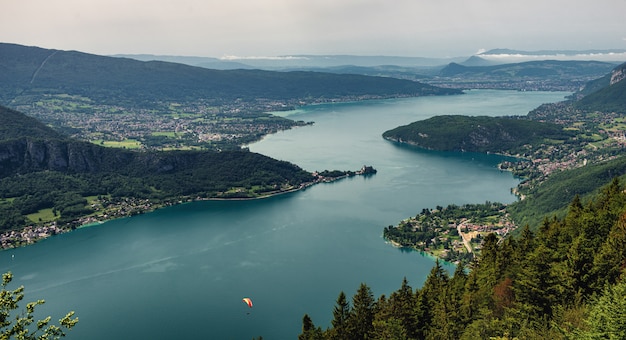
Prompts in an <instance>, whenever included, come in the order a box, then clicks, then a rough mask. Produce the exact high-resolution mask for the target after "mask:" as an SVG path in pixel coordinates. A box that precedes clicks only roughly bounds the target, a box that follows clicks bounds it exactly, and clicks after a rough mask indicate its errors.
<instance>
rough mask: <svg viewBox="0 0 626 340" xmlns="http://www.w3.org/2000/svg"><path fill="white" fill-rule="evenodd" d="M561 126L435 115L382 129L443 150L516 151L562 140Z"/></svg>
mask: <svg viewBox="0 0 626 340" xmlns="http://www.w3.org/2000/svg"><path fill="white" fill-rule="evenodd" d="M572 136H573V134H572V133H571V132H568V131H566V130H564V129H563V127H562V126H559V125H556V124H551V123H543V122H536V121H530V120H526V119H517V118H511V117H486V116H480V117H468V116H461V115H458V116H457V115H443V116H435V117H432V118H429V119H426V120H422V121H417V122H413V123H411V124H409V125H404V126H400V127H397V128H395V129H392V130H389V131H386V132H384V133H383V137H384V138H385V139H388V140H393V141H397V142H403V143H409V144H412V145H416V146H420V147H423V148H426V149H433V150H440V151H469V152H492V153H512V154H514V153H516V151H522V152H523V151H525V150H526V148H523V147H524V146H526V145H529V144H530V145H536V146H537V145H541V144H545V143H554V142H562V141H564V140H566V139H568V138H571V137H572Z"/></svg>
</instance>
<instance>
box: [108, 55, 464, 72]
mask: <svg viewBox="0 0 626 340" xmlns="http://www.w3.org/2000/svg"><path fill="white" fill-rule="evenodd" d="M113 57H123V58H131V59H136V60H141V61H151V60H159V61H168V62H175V63H181V64H187V65H191V66H199V67H206V68H215V69H220V70H231V69H264V70H291V69H309V68H318V69H319V68H336V67H344V66H357V67H376V66H399V67H416V68H424V67H433V66H442V65H446V64H449V63H451V62H459V63H460V62H462V61H463V60H465V59H467V57H454V58H425V57H399V56H358V55H290V56H275V57H274V56H268V57H237V56H225V57H222V58H211V57H188V56H163V55H150V54H117V55H113Z"/></svg>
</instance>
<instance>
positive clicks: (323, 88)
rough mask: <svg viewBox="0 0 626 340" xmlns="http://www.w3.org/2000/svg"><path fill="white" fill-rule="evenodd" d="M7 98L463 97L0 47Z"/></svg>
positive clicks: (325, 78)
mask: <svg viewBox="0 0 626 340" xmlns="http://www.w3.org/2000/svg"><path fill="white" fill-rule="evenodd" d="M0 70H2V72H0V100H1V101H2V103H4V104H6V103H8V102H10V101H12V100H14V99H15V98H16V97H20V96H21V97H23V96H27V95H37V94H41V93H50V94H59V93H62V94H70V95H80V96H83V97H87V98H90V99H92V100H94V101H96V102H98V103H104V102H110V101H111V100H112V99H114V100H115V101H116V102H117V103H118V104H119V105H126V104H131V103H135V105H144V106H145V105H149V103H150V102H159V101H161V102H162V101H178V102H188V101H193V100H200V99H206V98H212V99H213V102H230V101H234V100H244V101H249V100H256V99H258V98H266V99H270V100H289V99H299V100H306V99H310V98H326V99H333V98H335V99H339V98H345V97H359V96H372V97H387V96H397V95H405V96H416V95H433V94H456V93H460V91H458V90H450V89H440V88H437V87H433V86H430V85H426V84H421V83H417V82H413V81H408V80H400V79H394V78H386V77H371V76H361V75H339V74H330V73H320V72H272V71H261V70H211V69H205V68H200V67H193V66H188V65H183V64H176V63H168V62H160V61H149V62H143V61H138V60H133V59H127V58H114V57H105V56H98V55H92V54H87V53H81V52H77V51H59V50H48V49H41V48H37V47H26V46H20V45H13V44H0Z"/></svg>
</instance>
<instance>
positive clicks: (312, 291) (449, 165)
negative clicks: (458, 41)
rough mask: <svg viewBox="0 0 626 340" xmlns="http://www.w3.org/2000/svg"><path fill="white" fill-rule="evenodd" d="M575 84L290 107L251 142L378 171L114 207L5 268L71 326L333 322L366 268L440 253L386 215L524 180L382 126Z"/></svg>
mask: <svg viewBox="0 0 626 340" xmlns="http://www.w3.org/2000/svg"><path fill="white" fill-rule="evenodd" d="M565 95H567V93H562V92H559V93H555V92H516V91H490V90H474V91H468V92H467V94H465V95H460V96H451V97H425V98H410V99H397V100H384V101H369V102H360V103H344V104H325V105H317V106H311V107H307V108H304V109H302V110H298V111H294V112H289V113H281V114H282V115H288V116H289V117H290V118H293V119H296V120H304V121H314V122H315V124H314V125H312V126H307V127H301V128H296V129H293V130H289V131H284V132H281V133H278V134H275V135H272V136H268V137H266V138H265V139H264V140H263V141H261V142H258V143H255V144H253V145H250V150H251V151H253V152H258V153H262V154H265V155H268V156H271V157H274V158H277V159H281V160H286V161H290V162H293V163H295V164H298V165H299V166H301V167H302V168H304V169H306V170H309V171H314V170H325V169H329V170H332V169H341V170H358V169H360V168H361V166H363V165H364V164H367V165H372V166H374V167H375V168H376V169H377V170H378V173H377V174H376V175H374V176H371V177H353V178H348V179H344V180H341V181H338V182H334V183H329V184H320V185H316V186H314V187H311V188H308V189H306V190H304V191H300V192H296V193H291V194H286V195H281V196H276V197H273V198H268V199H261V200H254V201H204V202H195V203H189V204H183V205H179V206H175V207H171V208H167V209H162V210H158V211H155V212H153V213H149V214H145V215H141V216H135V217H132V218H125V219H120V220H115V221H109V222H106V223H103V224H101V225H98V226H94V227H89V228H82V229H79V230H77V231H74V232H72V233H68V234H63V235H59V236H56V237H53V238H50V239H47V240H45V241H43V242H40V243H38V244H35V245H33V246H29V247H25V248H20V249H14V250H8V251H4V252H1V253H0V270H2V271H3V272H6V271H8V270H10V271H12V272H13V274H14V276H15V278H14V280H15V283H16V285H13V286H17V284H19V285H24V286H25V287H26V293H27V295H26V300H28V301H32V300H36V299H40V298H43V299H45V300H46V304H45V305H43V306H42V307H41V308H40V309H39V311H40V313H41V314H42V315H52V316H53V320H56V319H58V318H60V317H62V316H63V315H64V314H65V312H67V311H69V310H75V311H76V314H77V316H78V317H79V318H80V322H79V323H78V325H77V326H76V328H75V329H74V330H72V331H71V332H70V333H69V335H68V336H67V337H66V338H67V339H252V338H253V337H258V336H263V338H264V339H270V340H271V339H296V338H297V335H298V334H299V333H300V329H301V320H302V316H303V315H304V314H305V313H308V314H309V315H310V316H311V318H312V319H313V321H314V323H315V324H316V325H319V326H322V327H323V328H326V327H327V326H328V325H329V323H330V320H331V318H332V308H333V306H334V302H335V299H336V298H337V296H338V294H339V292H340V291H344V292H345V293H346V294H347V295H348V296H349V297H351V296H352V295H354V293H355V292H356V290H357V288H358V286H359V284H360V283H361V282H365V283H367V284H368V285H369V286H370V287H371V288H372V291H373V292H374V294H375V296H376V297H378V296H379V295H380V294H386V295H388V294H389V293H390V292H392V291H394V290H396V289H398V288H399V287H400V284H401V282H402V279H403V277H407V279H408V280H409V283H410V284H411V285H412V286H413V287H419V286H420V285H421V284H422V282H423V281H424V279H425V277H426V275H427V274H428V272H429V271H430V269H431V268H432V266H433V264H434V262H433V259H432V258H430V257H427V256H423V255H421V254H419V253H417V252H406V251H401V250H399V249H397V248H393V247H392V246H390V245H389V244H387V243H386V242H385V241H384V239H383V238H382V230H383V228H384V227H385V226H388V225H395V224H397V223H398V222H399V221H400V220H402V219H404V218H407V217H409V216H414V215H416V214H417V213H419V212H420V211H421V210H422V209H423V208H434V207H435V206H437V205H444V206H445V205H448V204H451V203H453V204H464V203H482V202H484V201H487V200H489V201H499V202H504V203H508V202H512V201H513V200H515V197H514V196H513V195H511V193H510V189H511V188H512V187H515V186H516V185H517V183H518V180H517V179H515V178H513V176H512V175H511V174H510V173H507V172H501V171H499V170H498V169H497V168H496V165H497V164H498V162H499V161H500V160H501V159H502V158H501V157H499V156H495V155H481V154H471V153H443V152H432V151H424V150H419V149H416V148H412V147H407V146H401V145H398V144H395V143H391V142H388V141H385V140H383V139H382V137H381V134H382V133H383V132H384V131H385V130H388V129H391V128H394V127H396V126H398V125H404V124H408V123H411V122H413V121H416V120H421V119H425V118H428V117H431V116H433V115H440V114H464V115H487V116H498V115H524V114H526V113H527V112H528V111H529V110H531V109H533V108H535V107H537V106H538V105H540V104H542V103H548V102H555V101H560V100H562V99H563V98H564V96H565ZM181 180H183V179H181ZM446 268H447V269H448V270H449V271H452V270H453V267H452V266H450V265H446ZM243 297H250V298H251V299H252V301H253V303H254V307H253V308H251V309H250V308H248V306H246V305H245V304H244V303H243V302H242V300H241V299H242V298H243Z"/></svg>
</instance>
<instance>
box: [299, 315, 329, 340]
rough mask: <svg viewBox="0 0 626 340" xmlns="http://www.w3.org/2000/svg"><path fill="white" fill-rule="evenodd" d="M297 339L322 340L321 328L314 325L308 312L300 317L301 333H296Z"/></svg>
mask: <svg viewBox="0 0 626 340" xmlns="http://www.w3.org/2000/svg"><path fill="white" fill-rule="evenodd" d="M298 340H324V335H323V333H322V329H321V328H319V327H315V325H314V324H313V320H311V317H310V316H309V315H308V314H304V316H303V317H302V333H300V335H298Z"/></svg>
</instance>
